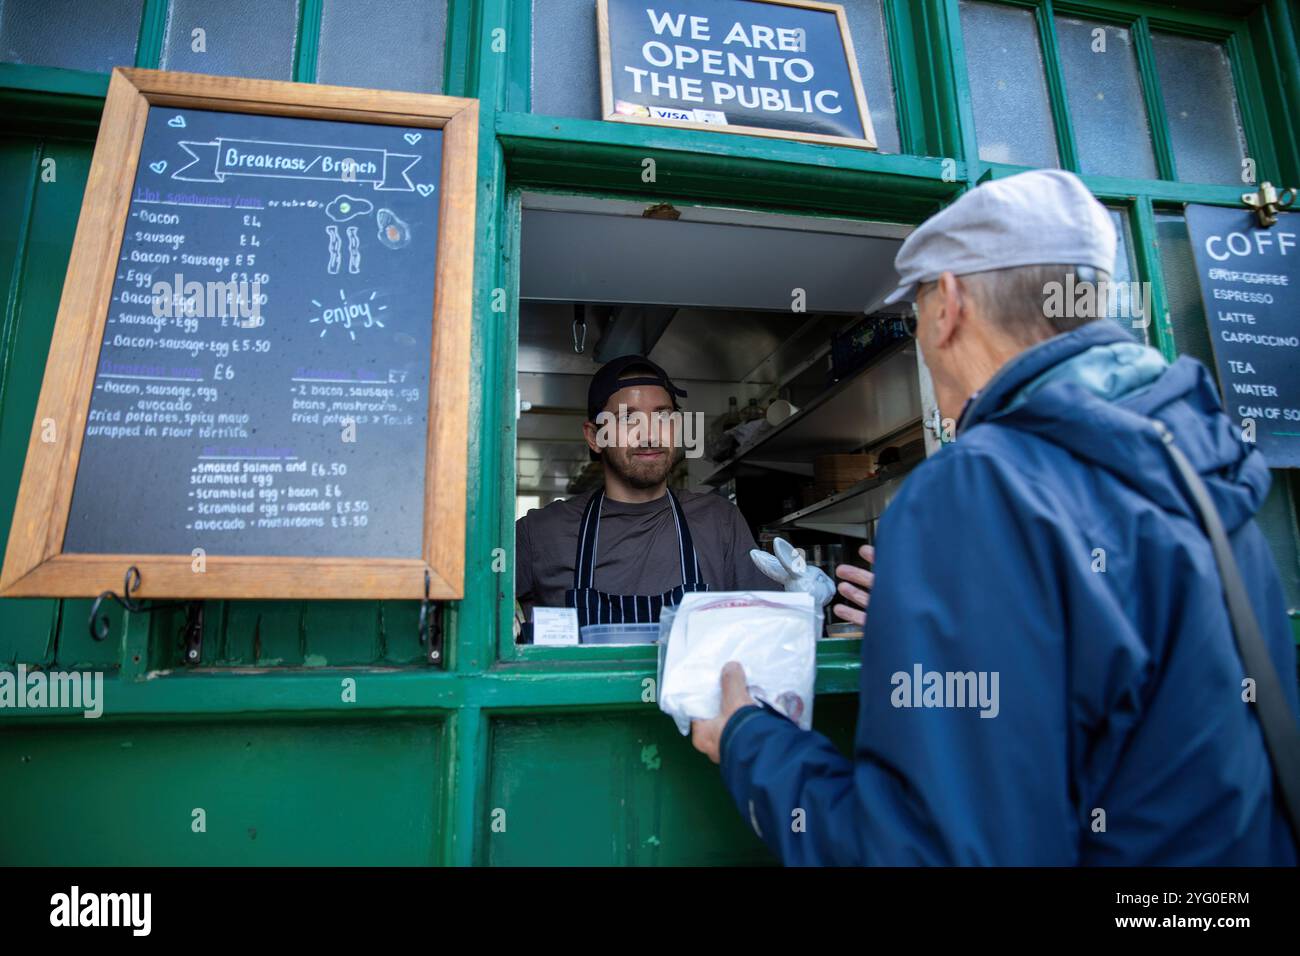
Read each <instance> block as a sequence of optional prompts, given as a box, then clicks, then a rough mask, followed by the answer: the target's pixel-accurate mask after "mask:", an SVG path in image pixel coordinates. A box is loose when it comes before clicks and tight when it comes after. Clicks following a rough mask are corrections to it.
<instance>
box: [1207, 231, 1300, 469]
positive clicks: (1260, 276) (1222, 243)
mask: <svg viewBox="0 0 1300 956" xmlns="http://www.w3.org/2000/svg"><path fill="white" fill-rule="evenodd" d="M1187 229H1188V232H1189V234H1190V235H1191V240H1192V253H1193V257H1194V259H1195V260H1196V272H1197V277H1198V278H1199V279H1200V284H1201V295H1202V296H1203V298H1204V300H1205V315H1206V319H1207V322H1208V325H1209V329H1210V342H1211V344H1212V346H1213V349H1214V359H1215V364H1216V365H1217V366H1218V372H1219V382H1220V384H1221V385H1222V387H1223V397H1224V402H1225V404H1226V406H1227V410H1228V414H1229V415H1230V416H1231V417H1232V418H1233V420H1234V421H1237V422H1238V423H1239V424H1240V426H1241V429H1242V432H1243V435H1244V437H1246V439H1247V440H1251V439H1252V438H1253V440H1254V442H1255V443H1256V445H1257V446H1258V447H1259V450H1260V452H1262V453H1263V455H1264V458H1265V459H1266V460H1267V461H1268V464H1269V466H1270V467H1272V468H1297V467H1300V318H1298V317H1300V213H1287V212H1284V213H1280V214H1279V215H1278V221H1277V224H1276V225H1273V226H1270V227H1268V228H1261V227H1260V226H1259V224H1258V222H1257V220H1256V218H1255V214H1254V213H1253V212H1250V211H1248V210H1243V209H1228V208H1223V207H1219V206H1195V205H1192V206H1188V207H1187Z"/></svg>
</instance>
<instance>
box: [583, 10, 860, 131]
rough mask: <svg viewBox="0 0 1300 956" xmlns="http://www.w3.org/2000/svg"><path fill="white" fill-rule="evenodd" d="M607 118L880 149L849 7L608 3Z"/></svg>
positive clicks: (601, 19) (603, 19)
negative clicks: (850, 25)
mask: <svg viewBox="0 0 1300 956" xmlns="http://www.w3.org/2000/svg"><path fill="white" fill-rule="evenodd" d="M598 24H599V32H600V52H601V94H602V100H603V106H604V116H605V119H607V120H613V121H616V122H633V123H647V124H651V125H670V126H686V127H691V128H700V129H710V130H718V131H725V132H735V133H749V134H754V135H760V136H775V137H782V138H789V139H805V140H811V141H815V142H829V143H838V144H840V145H851V146H859V147H863V148H867V149H874V148H875V146H876V142H875V134H874V132H873V130H872V127H871V117H870V114H869V113H868V112H867V101H866V95H865V94H864V93H863V91H862V81H861V78H860V77H859V75H858V66H857V60H856V58H855V56H854V53H853V44H852V40H851V38H850V36H849V28H848V23H847V21H846V19H845V16H844V11H843V9H842V8H841V7H840V6H839V5H837V4H829V3H815V2H795V0H711V2H708V3H704V2H701V0H599V6H598Z"/></svg>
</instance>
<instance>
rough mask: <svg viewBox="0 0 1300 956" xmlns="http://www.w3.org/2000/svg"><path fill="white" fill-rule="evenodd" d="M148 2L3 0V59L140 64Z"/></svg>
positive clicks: (98, 68) (75, 65)
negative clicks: (142, 17)
mask: <svg viewBox="0 0 1300 956" xmlns="http://www.w3.org/2000/svg"><path fill="white" fill-rule="evenodd" d="M143 7H144V0H99V2H97V3H96V4H95V5H94V7H93V8H92V7H91V6H90V5H89V4H87V3H86V2H85V0H0V60H3V61H4V62H5V63H27V64H30V65H32V66H61V67H65V68H66V69H70V70H93V71H94V72H96V73H107V72H108V71H109V70H111V69H112V68H113V67H115V66H134V65H135V44H136V40H137V39H138V38H139V36H140V15H141V10H142V9H143Z"/></svg>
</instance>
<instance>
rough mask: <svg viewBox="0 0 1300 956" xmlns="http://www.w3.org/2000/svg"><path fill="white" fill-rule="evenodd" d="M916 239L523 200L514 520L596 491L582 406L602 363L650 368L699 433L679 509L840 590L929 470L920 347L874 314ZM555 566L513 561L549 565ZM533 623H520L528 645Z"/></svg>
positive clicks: (839, 226) (757, 219)
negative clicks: (736, 521)
mask: <svg viewBox="0 0 1300 956" xmlns="http://www.w3.org/2000/svg"><path fill="white" fill-rule="evenodd" d="M909 228H910V227H908V226H904V225H900V224H895V223H880V222H855V221H848V220H830V219H814V218H808V217H796V216H778V215H769V214H759V213H750V212H742V211H737V210H724V209H714V208H709V207H693V206H681V207H676V206H667V205H663V204H649V203H639V202H632V201H624V200H607V199H589V198H585V197H573V196H559V195H552V194H541V193H537V194H528V195H525V197H524V202H523V212H522V230H521V250H520V253H521V254H520V307H519V347H518V388H519V396H520V412H519V419H518V426H517V428H518V440H517V444H516V449H515V473H516V486H515V494H516V497H515V502H516V515H517V516H521V515H523V514H525V513H527V511H528V510H529V509H531V508H536V507H544V506H546V505H547V504H550V503H552V502H555V501H557V500H560V499H566V498H572V497H575V496H580V495H583V494H584V493H585V492H588V491H591V490H592V489H594V488H600V487H603V486H604V473H603V467H604V466H603V464H602V462H600V461H593V460H591V457H590V456H589V454H588V446H587V443H586V440H585V439H584V437H583V430H582V426H583V422H584V421H585V420H586V418H587V414H586V398H587V386H588V383H589V381H590V379H591V376H592V374H593V373H594V372H595V371H596V370H597V369H598V368H599V367H600V365H601V364H603V363H604V362H606V361H608V360H610V359H613V358H615V357H617V356H621V355H626V354H641V355H645V356H647V357H648V358H649V359H650V360H651V361H653V362H655V363H657V364H658V365H660V366H662V367H663V369H664V370H665V371H666V372H667V373H668V375H669V376H670V377H671V378H672V380H673V382H674V383H675V384H676V385H678V386H679V387H681V388H683V389H685V390H686V391H687V392H688V397H687V398H685V399H683V400H682V410H683V412H684V413H685V414H687V415H692V416H696V419H695V421H696V422H697V423H698V424H695V425H694V427H692V428H690V429H688V430H687V433H686V435H685V438H684V440H683V442H682V444H683V446H684V449H683V454H682V458H681V460H680V461H678V462H677V464H676V466H675V467H674V468H673V470H672V472H671V474H670V477H669V482H668V483H669V487H670V489H673V490H674V491H677V492H678V493H679V494H680V492H681V491H682V490H683V489H688V490H690V491H692V492H702V493H706V494H712V495H717V496H720V497H721V498H723V499H725V500H726V501H728V502H730V503H732V504H734V505H735V507H736V508H737V509H738V512H739V515H740V516H741V520H742V521H743V522H744V524H745V527H746V528H747V529H748V532H749V533H750V534H752V536H753V538H754V540H755V541H756V543H757V544H758V546H759V547H763V548H765V549H766V550H770V549H771V542H772V540H773V539H774V538H775V537H777V536H781V537H784V538H786V539H787V540H789V541H790V542H791V543H792V544H794V545H795V546H796V547H800V548H802V549H803V550H804V552H805V555H806V556H807V558H808V560H809V561H810V562H811V563H813V564H815V565H817V566H818V567H821V568H822V569H823V570H825V571H826V572H827V573H828V574H830V575H832V576H833V575H834V568H835V566H836V565H837V564H840V563H854V562H857V563H861V562H860V561H859V560H858V559H857V549H858V546H859V545H861V544H863V543H866V542H870V541H872V540H873V539H874V535H875V530H876V523H877V520H878V519H879V516H880V513H881V511H882V510H883V508H884V506H885V505H886V504H887V502H888V501H889V499H890V497H891V496H892V494H893V492H894V490H895V489H896V488H897V486H898V484H899V482H900V481H901V480H902V476H903V475H905V474H906V473H907V472H908V471H909V470H910V469H911V468H912V467H914V466H915V465H916V464H917V463H918V462H920V461H921V460H922V459H923V458H924V456H925V442H924V440H923V430H922V425H921V421H922V402H921V392H920V386H919V376H918V364H917V355H916V344H915V341H914V340H913V339H912V338H911V337H910V335H909V334H908V333H907V331H906V325H905V323H904V322H902V321H901V320H902V318H903V315H902V312H901V311H900V310H898V309H897V308H895V309H880V308H878V307H877V305H878V303H879V302H880V300H881V299H883V297H884V296H885V294H886V293H887V292H889V291H890V290H891V289H893V287H894V286H895V284H896V282H897V278H896V273H895V272H894V268H893V260H894V255H895V253H896V252H897V250H898V247H899V246H900V244H901V242H902V240H903V238H904V237H905V236H906V234H907V232H908V231H909ZM903 308H906V306H904V307H903ZM693 533H694V536H695V538H696V548H697V550H699V549H700V548H701V547H708V546H711V544H712V543H711V542H707V541H704V542H702V541H700V540H699V539H700V538H701V537H702V536H703V535H707V534H708V533H709V531H708V530H707V529H705V530H703V531H696V532H693ZM547 550H548V549H546V548H534V549H533V552H532V554H531V556H530V555H523V554H518V553H517V554H516V556H515V558H516V561H527V560H552V561H553V560H555V556H554V554H553V553H552V554H551V555H550V556H549V557H545V558H542V557H539V552H542V551H547ZM563 557H564V559H566V560H569V561H571V560H572V559H570V558H568V556H567V555H565V556H563ZM745 560H746V561H747V560H748V559H747V558H745ZM569 567H572V564H571V563H570V564H569ZM746 567H748V565H746ZM548 570H549V569H548ZM599 577H600V571H599V569H598V570H597V579H598V580H597V585H598V586H599V583H600V582H599ZM674 583H675V582H674ZM772 587H776V585H772ZM712 589H713V590H720V589H721V588H719V587H717V586H716V585H715V586H713V587H712ZM519 597H521V598H525V597H527V596H525V595H519ZM532 597H533V598H534V601H535V600H536V599H537V597H538V595H537V594H536V593H535V594H533V595H532ZM543 597H544V596H543ZM532 603H533V602H530V601H527V600H524V601H522V602H521V603H520V607H519V612H518V614H517V617H516V625H517V626H516V629H515V630H516V633H515V639H516V640H517V641H519V642H520V643H524V644H527V643H530V642H531V641H532V639H533V637H534V633H533V628H532V627H531V624H532V617H533V615H532V611H533V610H534V608H533V607H532V606H531V604H532ZM542 603H543V604H551V605H554V604H557V603H559V599H558V598H557V596H556V595H555V594H552V595H551V600H549V601H546V600H543V602H542ZM584 630H585V629H584ZM845 630H853V629H852V628H848V629H845ZM586 636H587V635H585V634H584V638H585V637H586ZM830 636H845V637H856V636H860V631H856V632H855V633H853V634H844V635H841V634H839V632H838V631H832V632H831V634H830ZM584 643H585V641H584ZM580 650H582V651H589V650H594V648H587V647H583V648H580ZM530 651H543V649H542V648H540V647H535V648H530ZM626 651H627V649H626V648H623V649H622V651H619V652H617V653H623V652H626ZM503 652H504V649H503ZM609 652H614V651H613V649H610V651H609ZM633 653H635V652H633Z"/></svg>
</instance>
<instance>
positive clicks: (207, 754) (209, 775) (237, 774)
mask: <svg viewBox="0 0 1300 956" xmlns="http://www.w3.org/2000/svg"><path fill="white" fill-rule="evenodd" d="M442 736H443V725H442V722H441V721H422V722H421V721H410V720H375V721H360V722H351V721H349V722H343V721H328V722H312V721H301V720H293V721H283V722H259V723H244V722H231V723H222V724H216V725H214V724H210V723H209V724H198V723H183V722H179V723H154V724H145V725H119V726H113V725H110V724H109V723H107V722H103V723H101V722H100V721H91V720H84V719H81V720H77V721H76V722H74V723H72V724H70V725H64V726H60V727H57V728H51V727H44V728H40V729H32V730H24V729H21V728H17V727H10V728H8V729H5V730H0V779H2V780H4V786H3V787H0V821H3V822H0V865H11V864H18V865H22V864H27V865H60V866H101V865H108V864H112V865H124V866H137V865H174V866H197V865H202V866H234V865H241V866H248V865H259V864H276V865H305V866H336V865H340V864H352V865H363V866H365V865H374V866H378V865H395V866H407V865H429V864H435V863H438V862H440V861H441V859H442V856H441V850H440V841H439V839H438V829H439V828H438V821H439V815H438V813H437V812H436V810H437V808H438V807H439V805H440V804H441V802H442V774H441V767H442V764H443V753H444V747H443V742H442ZM195 809H202V810H203V811H204V812H205V820H206V828H207V829H206V832H201V833H200V832H195V831H194V829H193V827H194V821H195V819H196V817H195V816H194V810H195Z"/></svg>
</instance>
